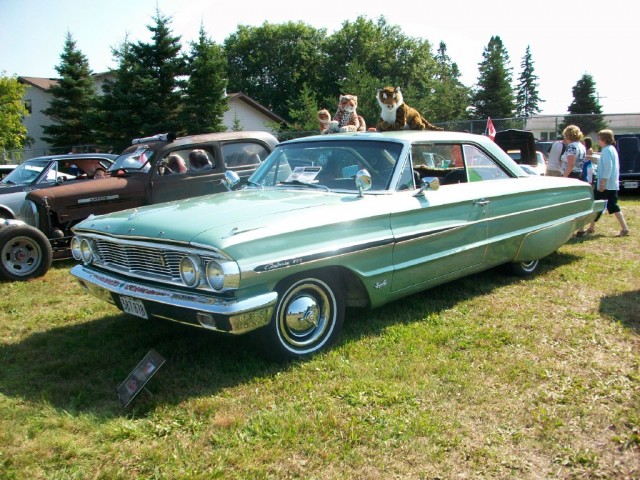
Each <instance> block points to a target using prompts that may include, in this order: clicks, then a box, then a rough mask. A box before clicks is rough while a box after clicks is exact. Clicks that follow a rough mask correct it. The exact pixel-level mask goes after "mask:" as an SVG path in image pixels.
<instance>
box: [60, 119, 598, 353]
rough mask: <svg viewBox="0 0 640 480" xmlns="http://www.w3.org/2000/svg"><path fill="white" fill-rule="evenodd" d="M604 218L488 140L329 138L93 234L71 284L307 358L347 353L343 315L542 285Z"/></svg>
mask: <svg viewBox="0 0 640 480" xmlns="http://www.w3.org/2000/svg"><path fill="white" fill-rule="evenodd" d="M233 178H234V177H233V175H229V179H230V180H229V183H230V184H232V183H233V182H232V180H233ZM603 208H604V203H603V202H600V201H596V202H594V199H593V193H592V189H591V187H590V186H589V185H588V184H587V183H584V182H580V181H578V180H572V179H566V178H555V177H532V176H529V175H527V174H526V173H524V172H523V171H522V170H521V169H520V167H519V166H518V165H517V164H516V163H515V162H514V161H513V160H512V159H511V158H509V156H508V155H507V154H506V153H505V152H504V151H503V150H501V149H500V148H499V147H498V146H497V145H496V144H495V143H493V142H492V141H491V140H490V139H488V138H487V137H483V136H477V135H470V134H462V133H455V132H418V131H402V132H388V133H358V134H336V135H320V136H316V137H308V138H302V139H298V140H292V141H289V142H285V143H282V144H280V145H279V146H278V147H277V148H276V149H275V150H274V152H273V153H271V155H269V157H268V158H267V159H266V160H265V161H264V162H263V163H262V165H261V166H260V167H259V168H258V169H257V170H256V171H255V173H254V174H253V175H252V176H251V177H250V178H249V180H248V183H247V185H245V186H243V187H242V188H239V189H236V190H231V191H228V192H224V193H219V194H215V195H210V196H204V197H198V198H193V199H190V200H180V201H175V202H171V203H164V204H160V205H155V206H151V207H143V208H139V209H135V210H127V211H123V212H119V213H114V214H109V215H104V216H98V217H93V218H89V219H87V220H85V221H84V222H82V223H80V224H78V225H77V226H76V227H75V237H74V239H73V241H72V251H73V254H74V257H75V258H76V259H77V260H79V261H80V262H81V263H80V264H78V265H76V266H75V267H73V269H72V270H71V273H72V274H73V275H74V276H75V277H77V279H78V280H79V282H80V284H81V285H82V287H84V289H86V290H87V291H88V292H90V293H92V294H94V295H96V296H98V297H100V298H103V299H105V300H107V301H109V302H111V303H113V304H115V305H116V306H117V307H118V308H120V309H121V310H123V311H124V312H126V313H128V314H131V315H135V316H138V317H143V318H149V317H156V318H163V319H168V320H173V321H177V322H182V323H186V324H190V325H194V326H198V327H204V328H206V329H210V330H215V331H220V332H227V333H232V334H239V333H244V332H249V331H254V333H255V335H256V336H257V337H258V338H259V340H260V342H261V344H262V345H263V346H264V349H265V351H266V352H267V353H268V354H269V355H271V356H273V357H278V358H299V357H305V356H308V355H311V354H313V353H315V352H318V351H320V350H322V349H324V348H326V347H328V346H329V345H330V344H331V343H332V342H334V341H335V340H336V338H337V337H338V336H339V333H340V330H341V327H342V324H343V320H344V316H345V308H346V307H377V306H379V305H382V304H384V303H387V302H390V301H393V300H397V299H399V298H402V297H404V296H407V295H411V294H413V293H416V292H419V291H421V290H424V289H427V288H430V287H433V286H435V285H439V284H442V283H444V282H448V281H451V280H453V279H456V278H459V277H462V276H465V275H469V274H471V273H474V272H478V271H481V270H485V269H488V268H491V267H495V266H497V265H502V264H506V265H508V266H510V267H511V269H512V270H513V271H514V272H515V273H518V274H521V275H531V274H533V273H534V272H535V271H536V269H537V267H538V261H539V259H541V258H543V257H545V256H546V255H549V254H550V253H552V252H554V251H555V250H556V249H557V248H558V247H560V246H561V245H563V244H564V243H565V242H566V241H567V240H568V239H569V238H571V236H572V234H573V233H574V232H575V231H576V230H578V229H581V228H582V227H583V225H584V224H585V223H588V222H590V221H591V219H592V218H594V217H595V216H596V215H597V214H598V213H599V212H601V211H602V210H603Z"/></svg>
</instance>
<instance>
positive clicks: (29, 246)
mask: <svg viewBox="0 0 640 480" xmlns="http://www.w3.org/2000/svg"><path fill="white" fill-rule="evenodd" d="M41 258H42V251H41V250H40V246H39V245H38V243H37V242H35V241H33V240H32V239H31V238H29V237H16V238H14V239H13V240H11V241H10V242H8V243H7V244H6V245H5V246H4V247H3V249H2V265H3V267H4V268H5V269H6V270H7V271H9V272H11V273H12V274H14V275H20V276H22V275H28V274H30V273H31V272H33V271H34V270H35V269H36V268H38V266H39V265H40V261H41Z"/></svg>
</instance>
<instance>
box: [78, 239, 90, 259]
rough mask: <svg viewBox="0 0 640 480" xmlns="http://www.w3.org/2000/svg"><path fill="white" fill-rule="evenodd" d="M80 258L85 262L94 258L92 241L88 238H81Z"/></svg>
mask: <svg viewBox="0 0 640 480" xmlns="http://www.w3.org/2000/svg"><path fill="white" fill-rule="evenodd" d="M80 258H81V259H82V261H83V262H84V263H89V262H91V259H92V258H93V251H92V250H91V243H89V240H87V239H86V238H83V239H82V240H80Z"/></svg>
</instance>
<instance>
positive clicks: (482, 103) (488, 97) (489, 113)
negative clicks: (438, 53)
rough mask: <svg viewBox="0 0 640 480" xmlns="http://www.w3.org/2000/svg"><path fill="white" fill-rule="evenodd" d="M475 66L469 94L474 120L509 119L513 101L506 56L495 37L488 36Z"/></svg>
mask: <svg viewBox="0 0 640 480" xmlns="http://www.w3.org/2000/svg"><path fill="white" fill-rule="evenodd" d="M482 56H483V58H484V60H483V61H482V62H481V63H480V64H479V70H480V75H479V77H478V84H477V88H476V91H475V93H474V95H473V105H474V107H475V115H476V118H487V117H493V118H510V117H511V116H513V112H514V107H515V105H514V104H515V101H514V100H515V99H514V94H513V89H512V87H511V70H512V69H511V67H509V54H508V53H507V50H506V49H505V48H504V45H503V44H502V40H501V39H500V37H499V36H494V37H491V39H490V40H489V44H488V45H487V46H486V47H485V49H484V52H483V54H482Z"/></svg>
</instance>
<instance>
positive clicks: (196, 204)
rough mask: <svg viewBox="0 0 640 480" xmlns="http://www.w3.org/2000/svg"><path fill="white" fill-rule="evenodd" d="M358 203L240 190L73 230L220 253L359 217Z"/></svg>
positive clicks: (326, 195) (317, 194)
mask: <svg viewBox="0 0 640 480" xmlns="http://www.w3.org/2000/svg"><path fill="white" fill-rule="evenodd" d="M360 200H362V199H360V198H359V197H358V196H357V195H354V194H337V193H330V192H323V191H319V190H302V189H296V190H290V189H284V188H282V189H280V188H277V189H265V190H258V189H245V190H240V191H236V192H225V193H219V194H214V195H208V196H203V197H197V198H192V199H187V200H179V201H174V202H168V203H164V204H159V205H155V206H151V207H143V208H140V209H133V210H126V211H122V212H118V213H115V214H110V215H105V216H101V217H94V218H92V219H88V220H86V221H84V222H82V223H80V224H79V225H77V227H76V231H78V230H91V231H97V232H100V233H105V234H108V235H114V236H125V237H131V238H141V237H142V238H144V239H148V240H162V241H173V242H180V243H191V244H194V245H206V246H211V247H214V248H218V249H223V250H224V249H226V248H230V247H232V246H233V245H235V244H238V243H242V242H244V241H248V240H255V239H259V238H263V237H266V236H271V235H274V234H277V235H284V234H287V233H288V232H293V231H298V230H301V229H305V228H320V227H322V225H326V224H329V223H337V222H345V221H347V222H348V221H353V220H356V219H362V217H363V211H362V210H363V205H362V203H361V202H360ZM376 204H377V205H378V208H377V209H376V210H375V214H376V215H379V214H380V213H383V212H381V210H380V209H383V210H384V209H385V207H384V205H385V203H384V202H382V201H378V202H376ZM367 209H369V206H368V207H367ZM367 209H365V210H367ZM387 209H388V207H387ZM365 216H366V215H365Z"/></svg>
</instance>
